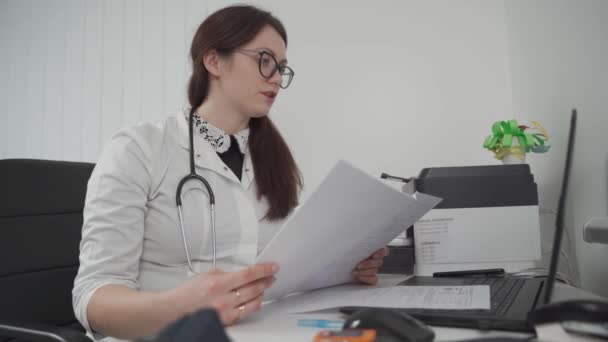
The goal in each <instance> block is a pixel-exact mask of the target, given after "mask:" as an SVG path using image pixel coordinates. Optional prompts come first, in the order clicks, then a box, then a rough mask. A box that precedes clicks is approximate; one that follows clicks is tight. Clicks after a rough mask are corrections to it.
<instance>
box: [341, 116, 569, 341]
mask: <svg viewBox="0 0 608 342" xmlns="http://www.w3.org/2000/svg"><path fill="white" fill-rule="evenodd" d="M576 117H577V113H576V109H573V110H572V116H571V119H570V132H569V136H568V150H567V153H566V163H565V167H564V176H563V180H562V187H561V193H560V197H559V204H558V209H557V218H556V230H555V235H554V238H553V250H552V254H551V262H550V266H549V273H548V275H547V276H546V277H542V278H518V277H513V276H505V277H471V278H465V277H463V278H434V277H420V276H416V277H412V278H410V279H408V280H406V281H404V282H402V283H400V284H398V285H397V286H399V285H408V286H416V285H429V286H450V285H453V286H460V285H489V286H490V303H491V309H490V310H435V309H398V310H403V311H404V312H406V313H408V314H410V315H412V316H414V317H416V318H418V319H419V320H421V321H423V322H425V323H427V324H430V325H436V326H448V327H463V328H475V329H481V330H510V331H525V332H532V331H534V329H533V327H532V326H531V325H530V324H528V322H527V319H526V317H527V315H528V312H530V311H531V310H533V309H534V308H536V307H537V306H542V305H545V304H548V303H549V302H550V300H551V294H552V291H553V285H554V283H555V278H556V275H557V265H558V257H559V254H560V248H561V240H562V236H563V232H564V225H563V221H564V212H565V204H566V194H567V188H568V183H569V179H570V169H571V167H572V153H573V148H574V138H575V130H576ZM358 309H361V308H360V307H343V308H341V309H340V311H341V312H343V313H346V314H350V313H352V312H354V311H356V310H358Z"/></svg>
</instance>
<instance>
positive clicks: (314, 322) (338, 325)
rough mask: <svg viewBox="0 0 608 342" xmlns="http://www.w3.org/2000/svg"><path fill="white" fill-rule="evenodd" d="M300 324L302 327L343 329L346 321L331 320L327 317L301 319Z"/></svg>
mask: <svg viewBox="0 0 608 342" xmlns="http://www.w3.org/2000/svg"><path fill="white" fill-rule="evenodd" d="M298 325H299V326H301V327H313V328H325V329H342V326H343V325H344V321H329V320H326V319H299V320H298Z"/></svg>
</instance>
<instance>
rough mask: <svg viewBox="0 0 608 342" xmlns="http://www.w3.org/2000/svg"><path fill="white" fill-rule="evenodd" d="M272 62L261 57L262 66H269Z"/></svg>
mask: <svg viewBox="0 0 608 342" xmlns="http://www.w3.org/2000/svg"><path fill="white" fill-rule="evenodd" d="M271 62H272V59H270V57H262V65H269V64H270V63H271Z"/></svg>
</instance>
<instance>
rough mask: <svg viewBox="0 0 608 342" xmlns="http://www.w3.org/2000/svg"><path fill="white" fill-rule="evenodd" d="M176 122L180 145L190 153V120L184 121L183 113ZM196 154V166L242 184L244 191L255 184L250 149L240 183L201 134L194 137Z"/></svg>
mask: <svg viewBox="0 0 608 342" xmlns="http://www.w3.org/2000/svg"><path fill="white" fill-rule="evenodd" d="M176 120H177V125H178V131H179V142H180V145H181V147H182V148H184V149H185V150H186V151H189V150H190V142H189V141H188V120H184V114H183V112H182V111H180V112H178V113H177V115H176ZM194 152H195V154H194V164H196V166H198V167H201V168H205V169H209V170H212V171H214V172H216V173H218V174H220V175H223V176H225V177H227V178H229V179H230V180H232V181H235V182H237V183H240V184H241V185H242V186H243V188H244V189H249V188H250V187H251V185H252V184H253V181H254V180H255V175H254V170H253V163H252V161H251V153H250V150H249V148H247V150H246V151H245V156H244V158H243V172H242V174H241V181H240V182H239V180H238V178H236V176H235V175H234V173H233V172H232V171H230V169H228V168H227V166H226V165H225V164H224V162H223V161H222V160H221V159H220V157H219V156H218V155H217V153H216V152H215V150H214V149H213V147H212V146H211V145H210V144H209V143H208V142H207V141H206V140H205V139H203V137H202V136H201V135H199V134H195V135H194ZM227 171H228V172H227Z"/></svg>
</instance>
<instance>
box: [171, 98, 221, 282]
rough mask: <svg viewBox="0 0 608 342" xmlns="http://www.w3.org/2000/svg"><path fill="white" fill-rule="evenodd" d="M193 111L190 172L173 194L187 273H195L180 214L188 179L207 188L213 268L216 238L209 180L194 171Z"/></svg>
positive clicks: (212, 197)
mask: <svg viewBox="0 0 608 342" xmlns="http://www.w3.org/2000/svg"><path fill="white" fill-rule="evenodd" d="M193 113H194V108H192V109H191V110H190V115H189V117H188V136H189V140H190V173H189V174H188V175H186V176H185V177H184V178H182V179H181V180H180V182H179V184H178V185H177V191H176V194H175V202H176V205H177V212H178V214H179V226H180V230H181V233H182V240H183V243H184V251H185V253H186V261H187V262H188V270H189V273H191V274H195V273H196V272H195V271H194V267H193V266H192V260H191V258H190V252H189V250H188V242H187V239H186V231H185V230H184V217H183V214H182V199H181V196H182V188H183V187H184V184H186V183H187V182H188V181H190V180H198V181H200V182H201V183H203V185H204V186H205V188H206V190H207V194H208V195H209V212H210V216H211V237H212V239H213V267H214V268H215V265H216V260H217V250H216V244H217V238H216V232H215V195H214V193H213V190H212V189H211V185H210V184H209V182H208V181H207V180H206V179H205V178H204V177H203V176H200V175H198V174H197V173H196V170H195V167H194V136H193V122H194V120H193Z"/></svg>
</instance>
